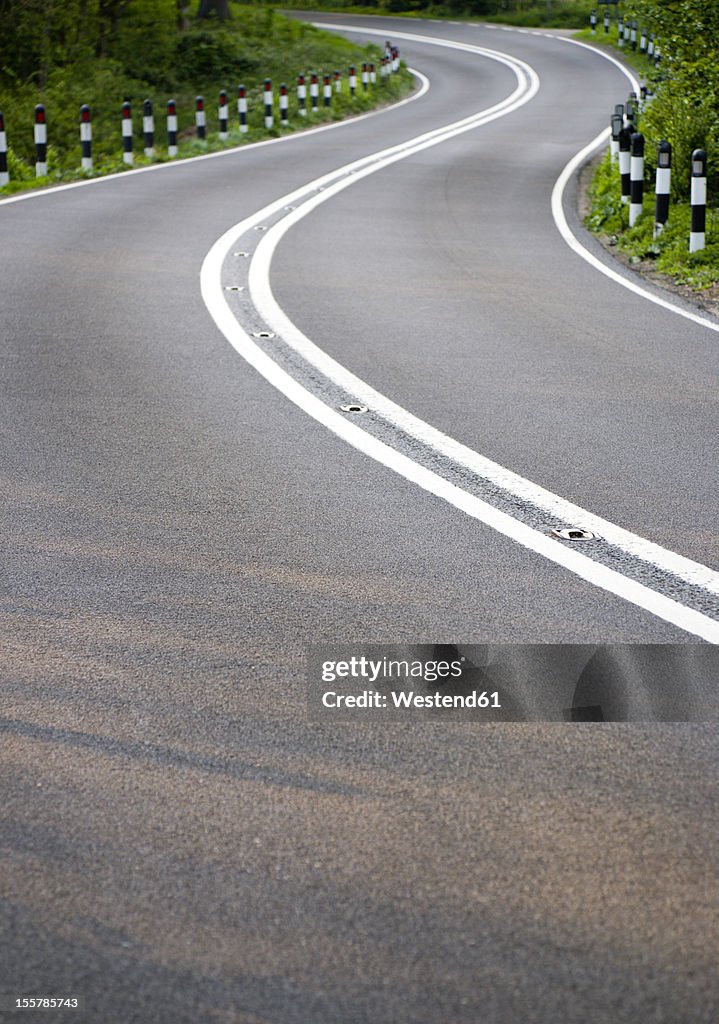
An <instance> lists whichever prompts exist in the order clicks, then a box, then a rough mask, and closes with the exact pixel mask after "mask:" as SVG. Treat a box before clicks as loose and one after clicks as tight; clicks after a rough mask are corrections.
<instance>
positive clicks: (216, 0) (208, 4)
mask: <svg viewBox="0 0 719 1024" xmlns="http://www.w3.org/2000/svg"><path fill="white" fill-rule="evenodd" d="M211 14H216V15H217V17H218V18H219V19H220V21H227V20H228V19H229V17H230V8H229V4H228V0H200V7H199V9H198V11H197V17H198V18H208V17H209V16H210V15H211Z"/></svg>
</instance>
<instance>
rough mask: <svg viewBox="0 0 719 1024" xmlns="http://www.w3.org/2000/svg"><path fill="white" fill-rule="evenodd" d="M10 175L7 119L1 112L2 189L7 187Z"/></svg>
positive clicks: (0, 163)
mask: <svg viewBox="0 0 719 1024" xmlns="http://www.w3.org/2000/svg"><path fill="white" fill-rule="evenodd" d="M9 181H10V175H9V174H8V169H7V135H6V133H5V118H4V117H3V115H2V112H0V188H2V187H3V185H7V184H8V182H9Z"/></svg>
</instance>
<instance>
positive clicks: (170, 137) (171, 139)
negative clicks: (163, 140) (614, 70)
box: [167, 100, 177, 157]
mask: <svg viewBox="0 0 719 1024" xmlns="http://www.w3.org/2000/svg"><path fill="white" fill-rule="evenodd" d="M167 155H168V156H171V157H172V156H177V107H176V105H175V101H174V100H168V101H167Z"/></svg>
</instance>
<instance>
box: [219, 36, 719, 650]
mask: <svg viewBox="0 0 719 1024" xmlns="http://www.w3.org/2000/svg"><path fill="white" fill-rule="evenodd" d="M323 27H324V26H323ZM326 27H330V26H329V25H327V26H326ZM333 27H334V26H333ZM346 27H347V26H343V28H346ZM362 31H371V30H366V29H362ZM373 34H377V35H382V34H383V33H382V32H376V31H375V32H374V33H373ZM395 35H396V36H398V38H401V37H403V36H404V37H407V38H412V39H413V40H414V39H417V40H418V41H421V42H423V43H430V45H432V44H434V45H447V46H450V47H451V48H456V49H462V50H467V51H469V52H477V53H480V54H481V55H483V56H487V57H490V58H491V59H495V60H501V61H502V62H503V63H506V64H508V65H509V66H510V67H513V69H514V71H515V75H516V76H517V79H518V83H519V84H518V87H517V90H515V93H513V94H512V97H510V98H509V100H505V101H504V102H503V103H501V104H497V105H496V107H495V108H491V110H490V111H484V112H480V113H478V114H477V115H474V116H473V117H471V118H465V119H464V120H463V121H461V122H456V123H455V124H453V125H448V126H446V127H445V128H442V129H436V130H435V131H433V132H429V133H426V134H425V135H423V136H420V137H418V139H415V140H409V141H408V142H405V143H402V144H401V145H399V146H395V147H391V148H390V149H389V150H384V151H380V152H379V153H376V154H373V155H371V156H370V157H367V158H363V159H362V160H360V161H355V163H353V164H348V165H346V166H345V167H343V168H340V169H338V170H337V171H335V172H332V173H331V174H329V175H325V176H324V177H323V178H319V179H316V180H315V181H313V182H310V183H308V184H307V185H306V186H303V187H302V188H301V189H297V190H295V191H294V192H292V193H289V194H288V195H286V196H283V197H282V198H281V199H278V200H276V201H275V202H274V203H272V204H270V205H269V206H267V207H265V208H263V209H262V210H260V211H258V212H257V213H256V214H254V215H253V216H251V217H250V218H246V219H245V220H244V221H242V222H241V223H239V224H236V225H234V227H232V228H230V229H229V230H228V231H227V232H225V234H224V235H222V237H221V238H220V239H218V241H217V242H216V243H215V245H214V246H213V247H212V249H211V250H210V252H209V253H208V255H207V257H206V258H205V260H204V262H203V265H202V271H201V287H202V295H203V299H204V301H205V304H206V306H207V308H208V310H209V311H210V313H211V315H212V317H213V319H214V320H215V323H216V324H217V326H218V327H219V329H220V330H221V331H222V333H223V334H224V335H225V337H226V338H227V340H228V341H229V342H230V344H231V345H232V346H233V347H234V348H235V350H236V351H237V352H238V353H239V354H240V355H242V357H243V358H244V359H245V360H246V361H247V362H248V363H250V365H252V366H253V367H254V368H255V369H256V370H257V371H258V372H259V373H260V374H262V376H263V377H264V378H265V379H266V380H267V381H268V382H269V383H271V384H272V385H273V386H274V387H276V388H277V389H278V390H279V391H281V392H282V393H283V394H284V395H285V396H286V397H287V398H289V399H290V400H291V401H292V402H293V403H294V404H295V405H297V406H298V407H299V408H301V409H302V410H303V411H304V412H305V413H307V414H308V415H310V416H311V417H312V418H313V419H315V420H316V421H317V422H319V423H321V424H322V425H323V426H325V427H327V428H328V429H329V430H331V431H332V432H333V433H334V434H336V435H337V436H338V437H340V438H342V439H343V440H345V441H346V442H347V443H348V444H351V445H352V446H353V447H354V448H356V449H357V450H359V451H361V452H363V453H364V454H366V455H368V456H369V457H370V458H373V459H375V461H377V462H379V463H381V464H382V465H384V466H386V467H387V468H389V469H392V470H393V471H394V472H396V473H398V474H399V475H401V476H403V477H404V478H405V479H407V480H409V481H411V482H413V483H415V484H417V485H418V486H420V487H422V488H423V489H424V490H426V491H428V492H429V493H431V494H434V495H435V496H437V497H439V498H442V499H443V500H444V501H447V502H448V503H449V504H451V505H453V506H454V507H455V508H457V509H460V510H461V511H463V512H465V513H466V514H467V515H469V516H471V517H472V518H474V519H477V520H479V521H481V522H483V523H485V524H486V525H488V526H491V527H492V528H493V529H495V530H497V531H498V532H499V533H502V534H503V535H504V536H506V537H508V538H510V539H512V540H514V541H515V542H517V543H519V544H520V545H522V546H523V547H525V548H527V549H529V550H531V551H533V552H535V553H536V554H539V555H541V556H542V557H544V558H547V559H548V560H549V561H552V562H554V563H556V564H558V565H561V566H562V567H564V568H566V569H568V570H569V571H570V572H572V573H574V574H575V575H577V576H579V577H580V578H582V579H584V580H585V581H587V582H588V583H590V584H592V585H594V586H597V587H599V588H601V589H603V590H606V591H608V592H609V593H612V594H614V595H615V596H618V597H620V598H622V599H624V600H626V601H629V602H630V603H632V604H634V605H636V606H638V607H640V608H643V609H644V610H646V611H648V612H650V613H651V614H653V615H656V616H657V617H658V618H661V619H663V620H664V621H666V622H669V623H671V624H672V625H675V626H677V627H678V628H680V629H682V630H685V631H686V632H689V633H692V634H693V635H696V636H699V637H701V638H702V639H704V640H706V641H708V642H711V643H719V622H716V621H715V620H713V619H711V618H709V617H708V616H706V615H704V614H702V613H701V612H697V611H694V610H693V609H690V608H687V607H686V606H684V605H682V604H681V603H679V602H678V601H675V600H673V599H671V598H668V597H666V596H664V595H663V594H658V593H656V592H655V591H653V590H651V589H650V588H649V587H646V586H644V585H643V584H641V583H638V582H636V581H635V580H632V579H629V578H627V577H625V576H623V575H622V574H621V573H619V572H617V571H616V570H614V569H610V568H608V567H607V566H604V565H602V564H601V563H598V562H595V561H593V560H592V559H591V558H589V557H587V556H586V555H583V554H581V553H580V552H578V551H577V550H576V549H571V548H567V547H565V546H563V545H561V544H558V543H557V542H556V541H555V540H552V539H551V538H549V537H547V536H545V535H544V534H542V533H540V532H538V531H537V530H535V529H533V528H531V527H529V526H527V525H526V524H524V523H522V522H519V521H518V520H516V519H514V518H512V516H510V515H508V514H507V513H504V512H501V511H500V510H498V509H496V508H494V507H493V506H492V505H490V504H488V503H487V502H485V501H483V500H482V499H480V498H477V497H476V496H475V495H473V494H470V493H469V492H467V491H464V490H462V489H461V488H459V487H457V486H456V485H454V484H451V483H449V482H448V481H447V480H445V479H444V478H443V477H441V476H439V475H438V474H436V473H434V472H432V471H431V470H429V469H426V468H425V467H424V466H421V465H419V464H418V463H416V462H414V461H413V460H412V459H410V458H409V457H408V456H406V455H404V454H402V453H401V452H398V451H397V450H395V449H394V448H392V447H390V446H389V445H387V444H385V443H384V442H382V441H379V440H378V439H377V438H375V437H373V436H371V435H370V434H368V433H366V432H365V431H364V430H362V429H361V428H360V427H358V426H357V425H356V424H354V423H350V422H348V421H347V420H346V419H345V418H344V417H342V416H340V415H339V414H338V413H337V412H336V411H335V410H334V409H332V408H330V407H329V406H327V405H325V404H324V403H323V402H322V401H321V400H320V399H318V398H317V397H316V396H314V395H313V394H312V393H311V392H310V391H308V390H307V389H306V388H304V387H303V386H302V385H301V384H299V383H298V382H297V381H296V380H295V379H294V378H292V377H291V376H290V375H289V374H288V373H287V372H286V371H284V370H283V369H282V368H281V367H280V366H279V365H278V364H277V363H275V362H274V361H273V360H272V359H271V358H270V357H269V356H268V355H266V354H265V353H264V352H263V351H262V350H261V349H260V348H259V347H258V346H257V345H256V343H255V342H254V341H253V340H252V339H251V338H250V337H249V336H248V335H247V334H246V333H245V331H244V330H243V329H242V328H241V327H240V325H239V323H238V322H237V320H236V319H235V317H234V315H233V313H232V311H231V310H230V307H229V305H228V304H227V302H226V300H225V297H224V294H223V289H222V287H221V271H222V266H223V263H224V260H225V258H226V257H227V255H228V253H229V251H230V249H231V248H232V246H233V245H235V244H236V242H237V240H238V238H239V237H241V235H243V234H244V233H245V232H246V231H248V230H250V229H251V228H252V227H254V226H255V225H256V224H257V223H259V222H260V221H262V220H264V219H267V218H268V217H270V216H273V215H275V214H276V213H278V212H279V211H280V210H281V209H282V208H283V207H284V206H285V205H287V204H290V203H292V202H293V201H295V202H296V201H297V200H298V199H301V198H304V197H306V196H307V195H308V193H310V192H313V191H315V190H317V189H318V188H322V189H323V191H322V194H321V195H315V196H313V197H312V198H311V199H310V200H308V201H307V202H305V203H304V204H303V206H302V207H301V208H299V209H297V210H295V211H293V212H292V213H291V214H290V215H289V216H288V217H286V218H284V219H283V220H282V221H281V222H280V224H278V225H276V226H275V227H274V228H272V229H271V230H270V232H268V234H267V236H265V238H264V239H263V242H261V243H260V245H259V246H258V250H257V252H256V254H255V260H253V263H252V265H251V268H250V275H251V292H252V294H253V300H254V301H255V304H256V305H257V308H258V309H260V308H261V307H262V308H263V312H264V314H265V315H266V314H267V313H268V312H269V313H270V315H271V316H272V317H274V318H275V320H276V322H274V323H273V324H272V326H273V327H275V329H276V333H278V334H281V336H282V337H283V340H285V341H288V343H289V344H294V342H293V339H292V337H291V336H290V337H289V338H288V336H287V335H288V333H289V334H290V335H292V330H294V332H295V334H296V335H297V334H299V333H300V332H298V331H297V328H295V327H294V325H292V324H291V322H290V321H289V320H287V318H286V317H284V314H282V312H281V310H279V309H278V307H276V304H274V299H273V298H272V293H271V289H270V286H269V276H268V275H269V262H270V259H271V255H272V252H273V250H274V246H275V245H276V244H277V241H279V237H281V234H283V233H284V231H285V230H287V229H288V228H289V227H290V226H291V223H295V222H296V220H297V219H299V218H300V217H301V216H304V215H306V214H307V213H308V212H310V210H311V209H314V208H315V207H316V205H318V204H319V203H320V202H324V201H326V200H327V199H329V198H331V197H332V196H333V195H335V194H337V192H339V191H341V189H343V188H346V187H348V186H349V185H350V184H352V183H353V182H354V181H357V180H359V178H360V177H364V176H366V175H368V174H371V173H374V172H375V171H377V170H380V169H381V168H383V167H385V166H388V165H389V164H390V163H393V162H395V161H397V160H400V159H404V158H405V157H407V156H409V155H411V154H412V153H415V152H417V151H419V150H420V149H423V148H426V147H428V146H431V145H436V144H438V143H440V142H443V141H445V140H446V139H449V138H452V137H454V136H455V135H458V134H460V133H461V132H464V131H468V130H470V129H472V128H474V127H478V126H479V125H480V124H484V123H486V122H487V121H488V120H493V119H494V118H496V117H499V116H503V114H505V113H509V112H510V111H511V110H513V109H517V107H518V106H520V105H522V104H523V103H526V102H527V101H528V100H529V99H531V97H532V96H533V95H534V93H535V92H536V90H537V88H538V84H539V80H538V77H537V75H536V72H534V71H533V69H531V68H529V66H528V65H526V64H525V63H524V62H522V61H518V60H517V59H516V58H513V57H510V56H509V55H507V54H498V53H497V52H496V51H488V50H484V49H483V48H481V47H476V46H471V45H468V44H460V43H456V42H449V41H447V40H430V39H427V37H415V36H410V35H409V34H408V33H402V34H399V33H395ZM520 67H521V69H522V70H521V71H520ZM523 75H527V78H526V80H525V81H524V82H523V81H522V78H523ZM510 101H511V102H510ZM280 228H281V229H282V230H280ZM256 261H257V262H256ZM273 304H274V309H273V308H272V307H273ZM288 325H289V328H288ZM278 327H280V329H279V330H277V328H278ZM301 337H302V338H303V339H304V341H305V342H306V343H307V345H308V346H311V347H312V348H313V349H315V351H316V352H317V353H319V352H320V350H319V349H317V348H316V346H313V344H312V342H310V341H309V339H305V338H304V336H303V335H302V336H301ZM294 340H295V341H296V340H297V339H296V337H295V339H294ZM295 347H297V346H296V345H295ZM304 354H307V353H304ZM322 355H324V354H322ZM325 360H329V357H327V356H325ZM311 361H312V362H314V363H315V365H317V361H316V360H314V359H313V360H311ZM330 362H333V361H331V360H330ZM338 365H339V364H335V366H338ZM322 369H323V371H324V370H325V367H322ZM340 369H342V368H341V367H340ZM344 373H345V374H347V373H348V371H344ZM350 376H351V375H350ZM353 381H357V378H353ZM359 383H360V384H361V383H362V382H359ZM364 387H365V389H366V391H367V393H372V394H373V396H377V397H379V398H380V399H383V396H379V395H378V393H377V392H373V391H372V389H370V388H369V386H368V385H364ZM383 401H384V402H385V403H386V405H387V406H391V407H393V409H395V410H398V411H399V412H400V413H403V414H404V416H405V417H406V418H409V419H411V420H412V421H413V423H414V424H419V425H420V426H421V427H422V428H423V430H422V433H421V434H419V435H417V436H420V438H421V439H425V438H426V436H427V434H428V432H429V434H430V435H432V436H433V437H434V439H435V440H436V436H439V437H444V435H441V434H439V432H437V431H435V430H434V428H432V427H430V426H429V424H424V423H423V422H422V421H420V420H416V418H414V417H412V416H411V414H409V413H407V412H406V411H405V410H401V409H400V407H398V406H394V403H390V402H389V400H387V399H383ZM376 407H377V405H376V403H375V408H376ZM378 411H380V412H381V413H383V414H384V409H379V410H378ZM403 426H405V429H406V424H405V423H403ZM446 440H447V441H448V442H449V443H450V445H454V446H457V448H459V449H463V450H464V451H465V452H470V453H471V454H472V455H474V456H475V457H476V458H477V459H480V460H482V461H483V462H485V463H486V464H488V465H489V466H490V467H491V466H493V465H495V464H492V463H489V460H483V457H482V456H480V455H478V453H472V452H471V450H470V449H465V448H464V446H461V445H459V443H458V442H454V441H452V439H450V438H447V439H446ZM430 443H434V441H432V442H430ZM435 447H436V444H435ZM496 468H497V469H498V470H500V471H501V472H502V473H503V474H504V475H505V478H506V477H507V476H508V477H510V478H514V480H515V481H521V482H522V483H523V484H524V485H526V486H525V490H526V487H528V488H530V489H536V490H538V491H541V489H537V488H536V485H533V484H531V482H529V481H524V480H523V478H521V477H517V476H516V475H515V474H511V473H510V472H509V471H508V470H504V469H503V467H496ZM503 486H505V487H506V482H505V484H504V485H503ZM508 489H510V490H511V489H512V488H508ZM543 493H544V494H545V495H548V496H549V498H550V499H552V501H553V503H554V507H555V508H556V507H557V503H559V506H561V505H565V506H568V505H569V503H565V502H564V500H563V499H561V498H559V497H558V496H557V495H551V493H550V492H546V491H545V492H543ZM570 507H571V508H576V506H570ZM580 511H582V510H580ZM594 518H595V519H596V517H594ZM602 522H603V521H602ZM606 525H607V526H610V527H611V526H612V525H613V524H606ZM614 530H615V531H617V532H619V533H622V534H624V535H625V536H626V537H627V538H631V539H633V540H635V541H637V542H639V543H640V545H641V544H643V545H645V546H648V547H649V548H651V549H652V550H653V551H656V552H661V553H664V554H665V555H667V556H669V558H670V561H671V560H672V559H675V560H677V561H678V563H683V568H684V569H685V570H686V571H688V572H689V573H690V575H694V576H695V574H696V571H697V570H698V571H699V575H700V576H701V577H703V582H702V583H700V584H699V585H703V586H705V587H706V588H707V589H710V590H714V591H715V592H719V574H717V573H714V572H713V570H711V569H709V568H708V567H706V566H700V565H699V564H698V563H695V562H691V560H689V559H683V558H682V556H678V555H674V553H672V552H667V551H666V550H665V549H662V548H659V547H658V546H655V545H651V543H650V542H648V541H643V539H642V538H638V537H636V535H634V534H630V533H629V532H628V531H621V530H620V528H619V527H614ZM694 581H695V582H696V579H694Z"/></svg>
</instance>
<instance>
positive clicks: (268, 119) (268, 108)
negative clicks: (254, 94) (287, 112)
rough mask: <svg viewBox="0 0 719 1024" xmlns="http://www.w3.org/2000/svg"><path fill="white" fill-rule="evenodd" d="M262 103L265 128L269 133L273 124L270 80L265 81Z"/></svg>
mask: <svg viewBox="0 0 719 1024" xmlns="http://www.w3.org/2000/svg"><path fill="white" fill-rule="evenodd" d="M264 103H265V128H266V129H267V130H268V131H269V130H270V128H271V127H272V125H273V124H274V117H273V116H272V80H271V79H270V78H266V79H265V87H264Z"/></svg>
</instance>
